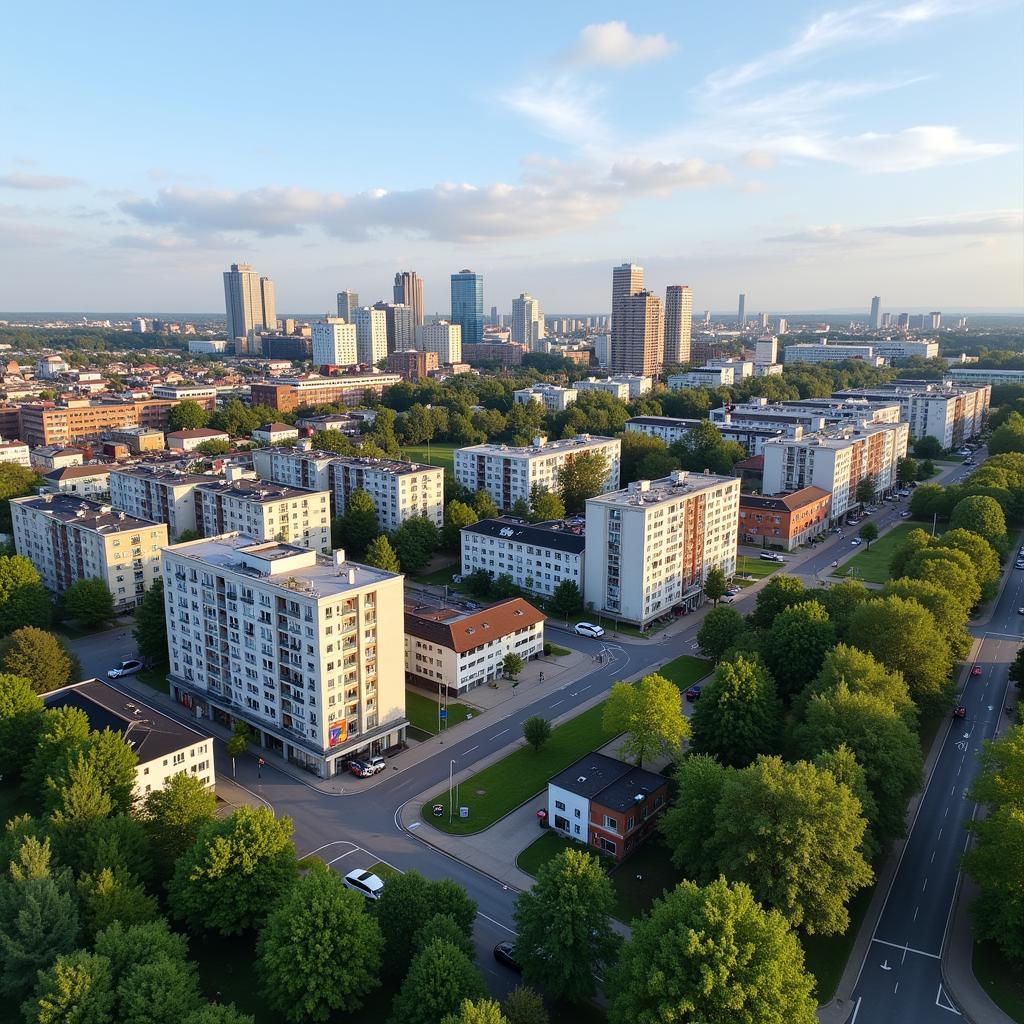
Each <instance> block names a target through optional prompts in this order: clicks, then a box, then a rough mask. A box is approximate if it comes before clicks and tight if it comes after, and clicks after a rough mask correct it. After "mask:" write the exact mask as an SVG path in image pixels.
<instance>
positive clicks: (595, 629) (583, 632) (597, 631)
mask: <svg viewBox="0 0 1024 1024" xmlns="http://www.w3.org/2000/svg"><path fill="white" fill-rule="evenodd" d="M573 632H574V633H575V634H576V635H577V636H589V637H592V638H593V639H595V640H596V639H598V638H599V637H602V636H604V630H603V629H602V628H601V627H600V626H595V625H594V624H593V623H592V622H577V623H576V625H575V626H574V627H573Z"/></svg>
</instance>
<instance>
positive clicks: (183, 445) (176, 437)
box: [167, 427, 231, 452]
mask: <svg viewBox="0 0 1024 1024" xmlns="http://www.w3.org/2000/svg"><path fill="white" fill-rule="evenodd" d="M230 440H231V439H230V438H229V437H228V435H227V434H225V433H224V431H223V430H210V429H208V428H207V427H199V428H197V429H196V430H172V431H171V432H170V433H169V434H168V435H167V447H168V448H169V449H170V450H171V451H183V452H192V451H195V450H196V449H197V448H198V447H199V446H200V445H201V444H206V442H207V441H230Z"/></svg>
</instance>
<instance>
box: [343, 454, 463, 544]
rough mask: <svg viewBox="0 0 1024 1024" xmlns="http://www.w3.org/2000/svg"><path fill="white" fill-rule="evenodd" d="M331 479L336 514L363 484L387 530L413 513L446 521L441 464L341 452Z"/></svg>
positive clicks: (436, 520) (383, 528)
mask: <svg viewBox="0 0 1024 1024" xmlns="http://www.w3.org/2000/svg"><path fill="white" fill-rule="evenodd" d="M330 480H331V494H332V496H333V499H334V514H335V515H336V516H340V515H341V514H342V513H343V512H344V511H345V509H346V508H347V507H348V498H349V495H350V494H351V493H352V492H353V491H354V490H355V489H356V488H358V487H361V488H362V489H363V490H364V491H366V493H367V494H368V495H369V496H370V497H371V498H372V499H373V504H374V507H375V508H376V509H377V522H378V523H379V524H380V528H381V530H382V531H383V532H385V533H391V532H393V531H394V530H397V529H398V527H399V526H401V525H402V523H404V522H405V520H406V519H410V518H412V517H413V516H424V517H425V518H427V519H429V520H430V521H431V522H432V523H434V524H435V525H436V526H438V527H440V526H442V525H443V523H444V469H443V468H442V467H441V466H424V465H421V464H420V463H417V462H398V461H396V460H394V459H368V458H361V457H358V456H348V455H340V456H336V457H335V458H334V459H333V460H332V462H331V467H330Z"/></svg>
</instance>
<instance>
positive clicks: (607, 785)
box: [548, 751, 668, 861]
mask: <svg viewBox="0 0 1024 1024" xmlns="http://www.w3.org/2000/svg"><path fill="white" fill-rule="evenodd" d="M667 803H668V779H666V778H665V776H664V775H657V774H655V773H654V772H649V771H647V770H646V769H644V768H637V767H636V765H632V764H627V763H626V762H625V761H619V760H617V759H616V758H614V757H608V756H607V755H606V754H599V753H597V752H596V751H591V753H589V754H585V755H584V756H583V757H581V758H580V759H579V760H578V761H574V762H573V763H572V764H571V765H569V767H568V768H565V769H563V770H562V771H560V772H559V773H558V774H557V775H554V776H552V777H551V778H550V779H549V780H548V824H549V825H550V826H551V827H552V828H553V829H555V830H556V831H557V832H559V833H561V834H562V835H563V836H565V837H566V838H567V839H574V840H575V841H576V842H578V843H583V844H584V845H586V846H593V847H594V848H595V849H597V850H599V851H600V852H601V853H605V854H610V855H611V856H612V857H614V858H615V860H616V861H621V860H623V859H624V858H625V857H627V856H629V854H631V853H632V852H633V851H634V850H635V849H636V848H637V846H639V845H640V844H641V843H642V842H643V841H644V840H645V839H646V838H647V837H648V836H650V835H651V834H652V833H653V832H654V831H655V828H656V825H657V820H658V817H659V815H660V814H661V812H662V811H663V810H664V809H665V806H666V804H667Z"/></svg>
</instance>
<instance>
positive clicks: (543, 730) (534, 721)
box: [523, 715, 551, 751]
mask: <svg viewBox="0 0 1024 1024" xmlns="http://www.w3.org/2000/svg"><path fill="white" fill-rule="evenodd" d="M523 738H524V739H525V740H526V742H527V743H529V744H530V746H531V747H533V749H534V750H537V751H539V750H540V748H541V747H543V746H544V744H545V743H547V741H548V740H549V739H551V723H550V722H549V721H548V720H547V719H546V718H545V717H544V716H543V715H531V716H530V717H529V718H528V719H526V721H525V722H523Z"/></svg>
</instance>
